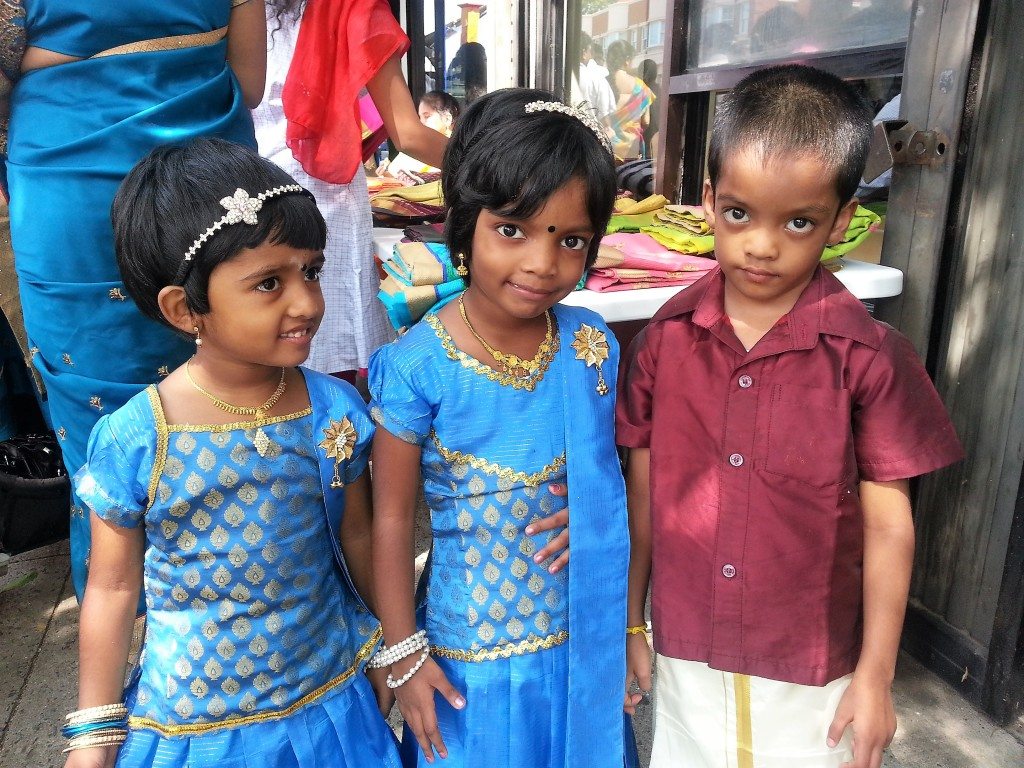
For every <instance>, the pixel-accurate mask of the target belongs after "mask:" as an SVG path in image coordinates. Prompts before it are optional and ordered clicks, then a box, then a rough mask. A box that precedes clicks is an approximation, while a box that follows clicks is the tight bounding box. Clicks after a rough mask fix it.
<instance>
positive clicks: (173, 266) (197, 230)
mask: <svg viewBox="0 0 1024 768" xmlns="http://www.w3.org/2000/svg"><path fill="white" fill-rule="evenodd" d="M294 183H295V180H294V179H292V177H291V176H289V175H288V174H287V173H285V172H284V171H283V170H281V169H280V168H278V167H277V166H276V165H274V164H273V163H271V162H270V161H269V160H265V159H264V158H262V157H260V155H259V154H258V153H257V152H256V151H255V150H253V149H250V148H249V147H245V146H242V145H240V144H233V143H232V142H229V141H224V140H222V139H197V140H195V141H191V142H189V143H187V144H167V145H164V146H161V147H157V148H156V149H154V150H153V151H152V152H150V153H149V155H147V156H146V157H145V158H143V160H141V161H140V162H139V163H138V164H137V165H136V166H135V167H134V168H133V169H132V170H131V171H130V172H129V174H128V175H127V176H126V177H125V179H124V181H123V182H122V183H121V186H120V188H119V189H118V190H117V195H116V196H115V197H114V204H113V207H112V208H111V211H110V219H111V223H112V224H113V225H114V248H115V253H116V255H117V266H118V268H119V269H120V270H121V278H122V280H124V286H125V289H126V290H127V291H128V293H129V295H130V296H131V297H132V299H133V300H134V301H135V303H136V304H137V305H138V306H139V309H140V310H141V311H142V313H143V314H145V315H147V316H148V317H151V318H153V319H155V320H158V321H160V322H163V323H165V324H166V323H167V321H166V320H165V318H164V317H163V314H162V313H161V312H160V307H159V305H158V304H157V296H158V294H159V293H160V290H161V289H162V288H164V287H166V286H168V285H181V286H182V287H183V288H184V289H185V300H186V304H187V305H188V308H189V309H190V310H192V311H193V312H195V313H196V314H200V315H201V314H206V313H207V312H209V311H210V302H209V298H208V294H207V289H208V286H209V282H210V273H211V272H213V269H214V268H215V267H216V266H217V265H218V264H220V263H222V262H224V261H227V260H229V259H231V258H232V257H234V256H236V255H237V254H238V253H239V252H240V251H242V250H244V249H246V248H255V247H257V246H259V245H261V244H262V243H263V242H265V241H267V240H268V239H269V240H270V242H272V243H274V244H279V243H284V244H286V245H290V246H292V247H293V248H301V249H308V250H313V251H322V250H323V249H324V246H325V245H326V243H327V225H326V224H325V223H324V218H323V216H322V215H321V214H320V211H319V210H318V209H317V207H316V201H315V200H314V199H313V196H312V195H311V194H309V193H308V192H305V191H303V192H301V193H288V194H284V195H279V196H275V197H271V198H268V199H267V200H265V201H264V202H263V207H262V208H260V210H259V212H258V214H257V219H258V223H257V224H256V225H254V226H253V225H249V224H246V223H244V222H241V223H238V224H232V225H227V226H223V227H221V229H220V230H219V231H217V232H216V233H215V234H214V235H213V236H212V237H210V238H209V239H207V241H206V242H205V243H204V244H203V245H202V247H200V248H199V249H198V250H197V251H196V252H195V255H194V256H193V257H192V261H191V263H190V264H189V265H186V264H184V258H185V253H186V251H188V249H189V248H190V247H191V246H192V244H193V243H194V242H195V241H196V239H197V238H198V237H199V236H200V235H201V234H202V233H203V232H205V231H206V230H207V229H208V228H209V227H210V226H212V225H213V223H214V222H216V221H218V220H219V219H220V218H221V217H222V216H223V215H224V214H225V213H226V212H227V209H226V208H225V207H224V206H222V205H221V204H220V201H221V200H222V199H223V198H225V197H230V196H231V195H233V194H234V193H235V190H236V189H244V190H245V191H246V192H247V193H248V194H249V195H250V196H251V197H255V196H256V195H258V194H259V193H260V192H265V191H267V190H269V189H273V188H274V187H279V186H281V185H287V184H294Z"/></svg>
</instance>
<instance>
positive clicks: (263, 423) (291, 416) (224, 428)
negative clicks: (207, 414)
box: [167, 406, 313, 432]
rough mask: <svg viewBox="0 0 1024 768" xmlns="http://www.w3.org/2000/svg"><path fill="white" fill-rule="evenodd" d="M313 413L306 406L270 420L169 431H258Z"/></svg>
mask: <svg viewBox="0 0 1024 768" xmlns="http://www.w3.org/2000/svg"><path fill="white" fill-rule="evenodd" d="M312 412H313V407H312V406H306V407H305V408H303V409H302V410H301V411H296V412H295V413H286V414H284V415H283V416H271V417H270V418H269V419H262V420H253V421H233V422H231V423H230V424H169V425H168V426H167V429H168V431H170V432H232V431H234V430H236V429H256V427H266V426H269V425H271V424H280V423H281V422H283V421H292V420H293V419H301V418H302V417H303V416H309V415H310V414H311V413H312Z"/></svg>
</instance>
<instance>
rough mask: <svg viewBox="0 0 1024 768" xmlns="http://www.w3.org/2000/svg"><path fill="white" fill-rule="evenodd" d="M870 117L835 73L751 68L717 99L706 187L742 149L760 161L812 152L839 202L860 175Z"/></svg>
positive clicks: (787, 67) (856, 95)
mask: <svg viewBox="0 0 1024 768" xmlns="http://www.w3.org/2000/svg"><path fill="white" fill-rule="evenodd" d="M871 118H872V112H871V108H870V106H869V105H868V103H867V101H865V99H864V98H863V97H862V96H861V95H860V94H859V93H858V92H857V91H856V89H854V88H853V86H851V85H850V84H849V83H846V82H844V81H842V80H841V79H839V78H838V77H836V76H835V75H831V74H829V73H827V72H822V71H821V70H820V69H815V68H814V67H808V66H804V65H800V64H785V65H782V66H777V67H768V68H766V69H761V70H758V71H757V72H754V73H753V74H750V75H747V77H745V78H743V79H742V80H741V81H740V82H739V83H738V84H737V86H736V87H735V88H734V89H733V90H732V91H731V92H730V93H729V94H727V95H726V96H725V97H724V98H723V99H722V101H720V102H719V106H718V108H717V110H716V113H715V124H714V129H713V130H712V133H711V146H710V149H709V154H708V176H709V177H710V179H711V186H712V188H714V187H715V186H716V184H717V182H718V177H719V175H720V174H721V171H722V166H723V163H724V162H725V159H726V157H727V156H728V155H730V154H735V153H736V152H739V151H742V150H744V149H753V150H754V151H756V152H759V153H760V154H761V155H762V157H763V159H764V160H768V159H770V158H776V157H779V156H782V155H787V154H789V155H793V156H807V155H812V156H815V157H819V158H821V160H822V161H823V162H824V163H825V165H827V166H828V167H829V168H830V169H831V170H832V171H833V172H834V173H835V176H836V181H835V184H836V191H837V192H838V194H839V201H840V203H843V204H845V203H846V202H847V201H848V200H850V198H852V197H853V195H854V193H855V192H856V191H857V186H858V184H859V183H860V178H861V176H862V175H863V174H864V164H865V163H866V162H867V157H868V148H869V146H870V144H871V132H872V127H871Z"/></svg>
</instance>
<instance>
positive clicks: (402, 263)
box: [382, 243, 460, 286]
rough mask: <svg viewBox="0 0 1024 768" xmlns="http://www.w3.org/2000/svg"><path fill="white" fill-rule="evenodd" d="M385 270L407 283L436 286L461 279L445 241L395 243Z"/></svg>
mask: <svg viewBox="0 0 1024 768" xmlns="http://www.w3.org/2000/svg"><path fill="white" fill-rule="evenodd" d="M382 266H383V267H384V271H385V272H387V273H388V274H389V275H391V276H392V277H394V278H395V279H396V280H400V281H402V282H403V283H405V284H406V285H409V286H414V285H437V284H439V283H447V282H451V281H452V280H458V279H460V278H459V274H458V272H456V271H455V267H454V266H453V265H452V260H451V257H450V256H449V255H448V246H446V245H445V244H444V243H396V244H395V247H394V250H393V252H392V256H391V258H390V259H388V260H387V261H384V262H383V264H382Z"/></svg>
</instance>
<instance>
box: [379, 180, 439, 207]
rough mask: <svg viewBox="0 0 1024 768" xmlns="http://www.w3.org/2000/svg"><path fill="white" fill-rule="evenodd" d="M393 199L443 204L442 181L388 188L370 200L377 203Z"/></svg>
mask: <svg viewBox="0 0 1024 768" xmlns="http://www.w3.org/2000/svg"><path fill="white" fill-rule="evenodd" d="M393 199H398V200H408V201H410V202H413V203H425V204H428V205H442V200H441V182H440V181H432V182H430V183H429V184H415V185H413V186H411V187H395V188H393V189H386V190H384V191H382V192H378V193H377V194H375V195H372V196H371V198H370V201H371V202H373V203H377V202H380V201H383V200H393Z"/></svg>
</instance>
